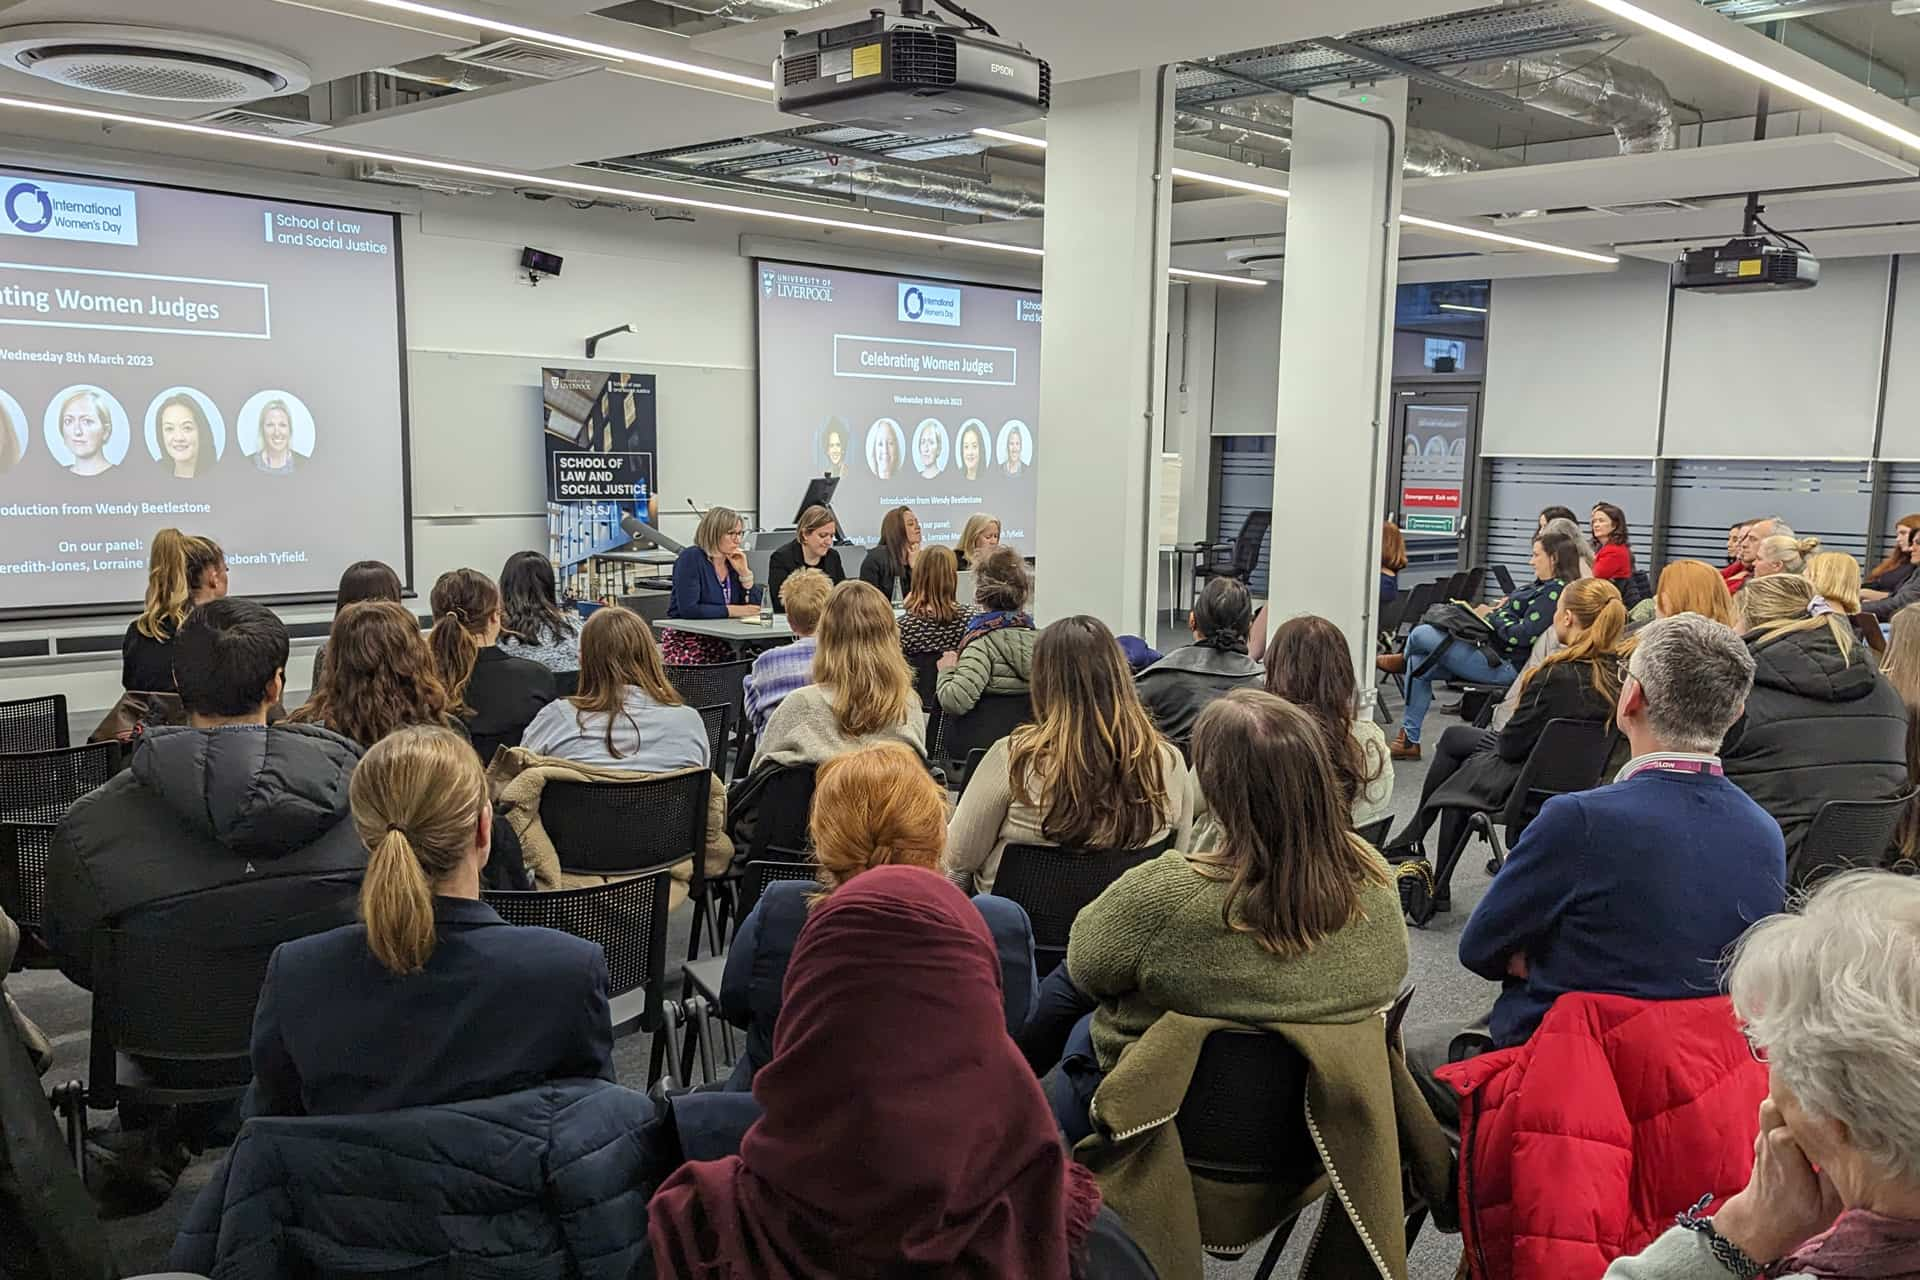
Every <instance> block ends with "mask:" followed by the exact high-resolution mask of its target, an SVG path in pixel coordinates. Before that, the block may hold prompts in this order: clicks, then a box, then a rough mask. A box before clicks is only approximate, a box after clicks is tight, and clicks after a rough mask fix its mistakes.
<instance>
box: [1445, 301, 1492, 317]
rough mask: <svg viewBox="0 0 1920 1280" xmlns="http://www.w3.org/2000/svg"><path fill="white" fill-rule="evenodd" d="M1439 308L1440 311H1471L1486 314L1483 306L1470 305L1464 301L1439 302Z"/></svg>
mask: <svg viewBox="0 0 1920 1280" xmlns="http://www.w3.org/2000/svg"><path fill="white" fill-rule="evenodd" d="M1440 309H1441V310H1442V311H1472V312H1475V313H1477V314H1479V315H1485V314H1487V309H1486V308H1485V307H1470V306H1468V305H1467V304H1466V303H1464V302H1443V303H1441V304H1440Z"/></svg>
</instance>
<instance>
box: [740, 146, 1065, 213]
mask: <svg viewBox="0 0 1920 1280" xmlns="http://www.w3.org/2000/svg"><path fill="white" fill-rule="evenodd" d="M758 176H759V177H760V178H762V179H764V180H766V181H770V182H777V183H780V184H782V185H783V186H793V187H805V188H807V189H809V190H813V191H833V192H838V193H839V194H841V195H849V196H867V197H872V198H873V199H876V200H894V201H898V202H899V203H901V204H915V205H926V206H929V207H931V208H936V209H948V210H951V211H953V212H956V213H979V214H986V215H988V216H990V217H996V218H1037V217H1040V216H1041V215H1042V214H1044V213H1045V212H1046V197H1045V192H1044V189H1043V188H1042V187H1041V186H1040V184H1038V183H1034V182H1024V181H1020V180H1018V179H1015V178H1009V177H1005V176H1001V177H995V178H969V177H966V176H964V175H962V174H957V173H946V172H943V171H941V170H939V169H927V168H921V167H919V166H917V165H905V164H888V163H886V162H884V161H870V160H841V161H839V162H838V163H822V164H803V165H789V166H786V167H783V168H779V169H769V170H767V171H765V172H763V173H761V174H759V175H758Z"/></svg>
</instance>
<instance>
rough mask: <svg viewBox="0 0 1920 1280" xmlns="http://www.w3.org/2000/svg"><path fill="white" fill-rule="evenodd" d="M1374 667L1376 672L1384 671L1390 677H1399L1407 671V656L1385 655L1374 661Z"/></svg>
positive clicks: (1401, 654)
mask: <svg viewBox="0 0 1920 1280" xmlns="http://www.w3.org/2000/svg"><path fill="white" fill-rule="evenodd" d="M1373 667H1374V670H1376V671H1384V672H1386V673H1387V674H1388V675H1390V676H1397V675H1399V674H1400V673H1401V672H1403V671H1405V670H1406V669H1407V655H1406V654H1404V653H1383V654H1381V655H1380V656H1379V657H1377V658H1375V659H1374V660H1373Z"/></svg>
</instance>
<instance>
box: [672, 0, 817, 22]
mask: <svg viewBox="0 0 1920 1280" xmlns="http://www.w3.org/2000/svg"><path fill="white" fill-rule="evenodd" d="M822 2H823V0H663V3H665V4H667V5H668V6H669V7H671V8H674V9H684V10H685V11H686V12H688V13H697V14H699V15H700V16H701V17H703V18H719V19H722V20H723V21H726V22H756V21H758V20H759V19H761V18H791V17H792V16H793V15H794V14H796V13H805V12H807V11H808V10H810V9H817V8H819V7H820V5H821V4H822Z"/></svg>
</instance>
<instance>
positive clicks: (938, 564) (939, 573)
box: [900, 543, 973, 658]
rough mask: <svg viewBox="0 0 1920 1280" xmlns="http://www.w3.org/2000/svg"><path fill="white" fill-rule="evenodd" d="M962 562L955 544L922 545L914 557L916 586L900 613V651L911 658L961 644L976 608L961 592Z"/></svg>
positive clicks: (956, 647) (914, 580) (914, 585)
mask: <svg viewBox="0 0 1920 1280" xmlns="http://www.w3.org/2000/svg"><path fill="white" fill-rule="evenodd" d="M959 585H960V566H959V562H958V561H957V560H956V559H955V558H954V554H953V549H952V548H951V547H944V546H940V545H939V544H937V543H936V544H934V545H932V546H927V547H922V548H920V554H919V555H917V556H915V557H914V558H913V590H912V591H910V592H908V593H907V601H906V607H905V610H904V611H903V612H902V613H901V615H900V651H901V652H902V653H904V654H906V655H907V656H908V657H909V658H916V657H920V656H922V655H925V654H935V655H938V654H942V653H947V652H949V651H951V650H955V649H958V648H959V647H960V638H961V637H962V636H964V635H965V634H966V632H967V619H968V618H969V617H970V616H972V613H973V610H972V609H970V608H968V607H966V606H964V605H962V604H961V603H960V599H959V596H958V594H957V593H958V590H959Z"/></svg>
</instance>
